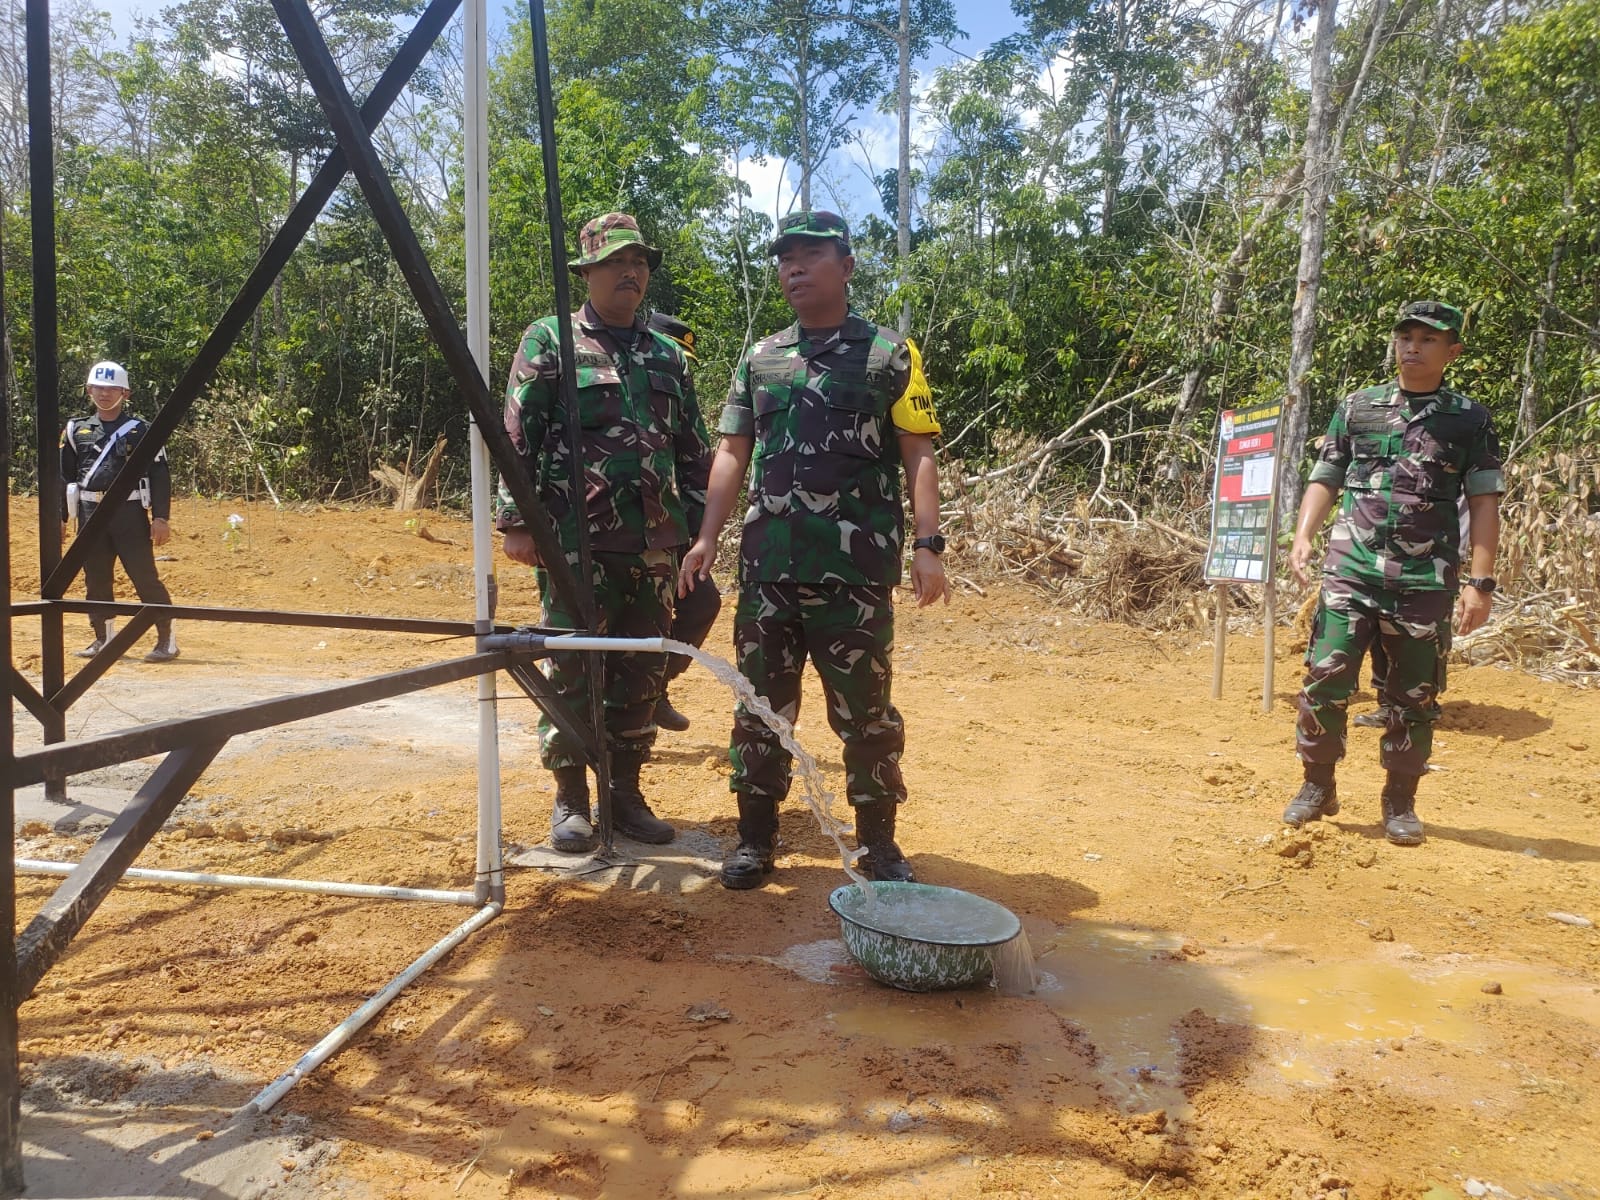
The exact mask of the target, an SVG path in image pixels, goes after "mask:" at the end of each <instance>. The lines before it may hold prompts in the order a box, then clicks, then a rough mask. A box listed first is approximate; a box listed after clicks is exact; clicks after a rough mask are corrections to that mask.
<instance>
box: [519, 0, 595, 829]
mask: <svg viewBox="0 0 1600 1200" xmlns="http://www.w3.org/2000/svg"><path fill="white" fill-rule="evenodd" d="M528 33H529V37H530V38H531V40H532V49H533V81H534V90H535V93H536V99H537V101H538V106H539V149H540V152H541V155H542V161H543V163H544V206H545V219H546V220H547V221H548V222H549V225H550V267H551V275H552V281H553V283H554V285H555V294H556V337H557V341H558V342H559V343H560V353H561V371H560V375H559V384H560V388H561V401H562V407H564V408H565V409H566V413H567V452H568V453H569V454H571V455H572V461H573V462H574V463H575V464H581V463H582V462H583V461H584V459H583V428H582V423H581V422H580V421H579V419H578V379H577V374H576V364H577V352H576V351H575V350H574V349H573V343H572V295H571V292H570V291H569V289H568V278H567V263H566V258H567V226H566V217H565V215H564V214H563V212H562V208H561V164H560V160H559V158H558V157H557V155H556V95H555V85H554V84H553V83H552V82H551V78H550V36H549V32H548V31H547V30H546V28H545V19H544V0H528ZM574 470H578V468H577V467H574ZM580 474H581V471H580ZM572 499H573V505H572V507H573V508H574V509H575V510H576V512H575V521H574V524H575V526H576V534H577V539H578V544H577V551H578V586H577V591H578V593H579V594H580V597H581V599H582V602H583V604H582V607H581V608H580V609H578V611H579V612H581V613H582V614H583V624H584V628H585V630H586V631H588V632H589V633H598V632H599V630H600V616H599V612H598V609H597V608H596V601H595V596H594V556H593V552H592V550H591V548H590V545H589V505H588V494H587V492H586V490H585V489H583V488H581V487H579V486H578V485H577V484H576V483H574V485H573V490H572ZM557 533H558V534H559V533H560V531H559V530H557ZM545 561H546V563H547V564H548V562H549V560H548V559H546V560H545ZM584 667H585V670H584V683H585V684H586V685H587V690H588V693H589V725H590V727H591V728H592V729H593V730H594V737H595V747H594V750H595V754H594V774H595V784H596V788H597V792H598V795H597V796H596V800H597V806H596V808H597V811H596V817H597V820H598V824H599V834H600V844H601V845H602V846H603V847H604V848H605V849H606V850H608V851H609V850H610V849H611V755H610V754H609V753H608V749H607V743H608V741H609V739H608V738H607V736H606V710H605V671H606V663H605V659H603V658H601V657H600V656H599V655H598V654H596V655H595V656H593V657H592V658H590V659H589V660H588V662H587V663H585V664H584Z"/></svg>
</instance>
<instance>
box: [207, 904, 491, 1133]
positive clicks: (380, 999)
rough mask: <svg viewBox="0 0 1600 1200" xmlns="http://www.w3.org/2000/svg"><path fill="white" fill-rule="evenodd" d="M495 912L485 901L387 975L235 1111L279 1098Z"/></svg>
mask: <svg viewBox="0 0 1600 1200" xmlns="http://www.w3.org/2000/svg"><path fill="white" fill-rule="evenodd" d="M499 915H500V905H499V904H495V903H491V904H486V905H484V906H483V907H482V908H480V909H479V910H478V911H477V912H475V913H473V914H472V916H470V917H468V918H467V919H466V920H465V921H463V922H462V923H461V924H459V925H457V926H456V927H455V928H454V929H452V930H451V931H450V932H449V933H447V934H445V936H444V937H443V938H442V939H440V940H439V941H438V942H437V943H435V944H434V946H432V947H431V948H430V949H429V950H428V952H427V953H426V954H424V955H423V956H422V957H421V958H419V959H417V961H416V962H414V963H412V964H411V965H410V966H409V967H407V968H406V969H405V970H404V971H401V972H400V974H398V975H396V976H395V977H394V978H393V979H391V980H390V981H389V982H388V983H387V984H386V985H385V986H384V988H383V990H382V991H381V992H378V993H377V994H376V995H375V996H373V997H372V998H371V999H370V1000H368V1001H367V1002H366V1003H365V1004H363V1005H362V1006H361V1007H360V1008H358V1009H356V1010H355V1012H353V1013H351V1014H350V1015H349V1016H348V1017H346V1018H345V1019H344V1020H343V1021H340V1022H339V1024H338V1025H336V1026H334V1028H333V1030H332V1032H330V1033H329V1034H328V1036H327V1037H325V1038H323V1039H322V1040H321V1041H320V1042H318V1043H317V1044H316V1045H315V1046H313V1047H311V1049H309V1050H307V1051H306V1052H305V1054H303V1055H302V1056H301V1057H300V1061H299V1062H297V1063H295V1064H294V1066H292V1067H290V1068H289V1069H288V1070H287V1071H285V1072H284V1073H283V1074H282V1075H279V1076H278V1077H277V1078H276V1079H274V1080H273V1081H272V1082H271V1083H269V1084H268V1085H267V1086H266V1087H264V1088H262V1089H261V1091H260V1092H258V1093H257V1094H256V1096H255V1098H254V1099H252V1100H251V1101H250V1103H249V1104H246V1105H245V1106H244V1107H243V1108H241V1109H240V1110H239V1112H238V1113H237V1114H236V1115H237V1116H241V1117H247V1116H255V1115H257V1114H258V1113H264V1112H266V1111H267V1110H268V1109H270V1108H271V1107H272V1106H273V1105H274V1104H276V1103H277V1102H278V1101H279V1100H282V1099H283V1097H284V1094H285V1093H287V1092H288V1090H289V1089H290V1088H292V1087H293V1086H294V1085H295V1084H297V1083H299V1082H300V1081H301V1080H302V1079H304V1078H305V1077H306V1076H307V1075H309V1074H311V1072H312V1071H315V1070H316V1069H317V1068H318V1067H320V1066H321V1065H322V1064H323V1063H325V1062H327V1061H328V1059H330V1058H332V1057H333V1056H334V1055H335V1054H336V1053H338V1051H339V1050H340V1049H341V1048H342V1047H343V1046H344V1045H345V1043H346V1042H348V1041H349V1040H350V1039H351V1038H352V1037H354V1036H355V1035H356V1034H357V1033H358V1032H360V1030H361V1028H362V1027H363V1026H364V1025H366V1023H367V1022H368V1021H370V1020H372V1018H373V1017H375V1016H377V1015H378V1014H379V1013H380V1012H382V1011H383V1010H384V1008H385V1007H386V1006H387V1005H388V1003H389V1001H391V1000H393V999H394V998H395V997H396V996H398V995H399V994H400V992H401V991H402V990H403V989H404V988H405V986H406V985H407V984H409V983H410V982H411V981H412V980H414V979H415V978H416V977H417V976H419V975H421V974H422V973H423V972H424V971H426V970H427V969H428V968H429V967H431V966H433V964H434V963H436V962H438V961H439V960H440V959H441V958H443V957H444V956H445V955H446V954H448V953H449V952H450V951H451V950H453V949H455V947H456V946H458V945H460V944H461V943H462V942H463V941H465V940H466V939H467V938H468V937H469V936H470V935H471V934H473V933H474V932H476V931H477V930H479V929H481V928H482V927H483V926H485V925H487V924H488V923H489V922H490V921H492V920H494V919H495V918H496V917H497V916H499Z"/></svg>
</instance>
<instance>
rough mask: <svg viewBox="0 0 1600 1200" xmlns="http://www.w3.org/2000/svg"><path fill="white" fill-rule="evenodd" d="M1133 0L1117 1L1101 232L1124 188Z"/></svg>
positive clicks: (1103, 142) (1106, 230) (1107, 229)
mask: <svg viewBox="0 0 1600 1200" xmlns="http://www.w3.org/2000/svg"><path fill="white" fill-rule="evenodd" d="M1132 2H1133V0H1120V2H1119V3H1118V4H1117V24H1116V42H1115V46H1116V56H1117V58H1116V61H1117V65H1116V67H1115V68H1114V69H1113V70H1112V72H1111V75H1110V77H1109V78H1108V79H1107V80H1106V83H1105V87H1104V89H1103V90H1104V94H1105V100H1106V125H1105V136H1104V137H1102V138H1101V139H1100V155H1101V159H1102V168H1101V180H1100V183H1101V193H1100V236H1101V237H1110V236H1111V216H1112V213H1113V211H1114V210H1115V209H1116V206H1117V193H1118V192H1120V191H1121V190H1122V151H1123V148H1124V144H1125V135H1124V132H1123V128H1122V64H1123V62H1124V61H1125V56H1126V54H1127V52H1128V7H1129V5H1130V4H1131V3H1132Z"/></svg>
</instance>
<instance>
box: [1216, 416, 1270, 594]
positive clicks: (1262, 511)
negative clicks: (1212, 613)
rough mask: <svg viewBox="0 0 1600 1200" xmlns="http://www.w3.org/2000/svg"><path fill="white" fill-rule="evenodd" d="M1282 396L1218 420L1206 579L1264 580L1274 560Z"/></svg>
mask: <svg viewBox="0 0 1600 1200" xmlns="http://www.w3.org/2000/svg"><path fill="white" fill-rule="evenodd" d="M1282 418H1283V402H1282V401H1281V400H1273V401H1271V402H1269V403H1266V404H1258V405H1255V406H1254V407H1252V408H1239V409H1233V408H1230V409H1225V410H1224V411H1223V412H1222V414H1221V415H1220V417H1219V418H1218V420H1217V482H1216V487H1215V489H1214V491H1213V494H1212V502H1211V543H1210V546H1209V547H1208V549H1207V551H1206V579H1208V580H1210V581H1211V582H1213V583H1235V582H1243V583H1261V582H1263V581H1265V579H1266V577H1267V564H1268V563H1269V562H1270V561H1271V551H1272V538H1273V535H1274V532H1275V528H1274V525H1273V521H1272V504H1273V493H1274V491H1275V490H1276V484H1277V479H1278V424H1279V422H1280V421H1281V420H1282Z"/></svg>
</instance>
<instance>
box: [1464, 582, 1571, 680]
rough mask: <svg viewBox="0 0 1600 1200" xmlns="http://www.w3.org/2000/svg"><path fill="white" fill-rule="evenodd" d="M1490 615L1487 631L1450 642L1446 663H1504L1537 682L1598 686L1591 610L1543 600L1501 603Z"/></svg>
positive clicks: (1553, 598)
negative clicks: (1453, 661) (1549, 680)
mask: <svg viewBox="0 0 1600 1200" xmlns="http://www.w3.org/2000/svg"><path fill="white" fill-rule="evenodd" d="M1495 610H1496V611H1495V614H1494V619H1493V620H1491V621H1490V622H1489V623H1488V624H1487V625H1485V626H1483V627H1482V628H1481V629H1475V630H1473V632H1471V633H1469V634H1468V635H1467V636H1466V637H1462V638H1457V639H1456V640H1455V644H1454V645H1453V646H1452V647H1451V658H1452V659H1454V660H1459V661H1461V662H1467V663H1506V664H1508V665H1510V666H1513V667H1516V668H1518V669H1519V670H1522V671H1526V672H1528V673H1529V674H1530V675H1537V676H1539V677H1540V678H1541V679H1559V680H1561V681H1562V682H1564V683H1571V684H1576V685H1578V686H1579V687H1596V686H1600V631H1597V626H1596V622H1595V610H1594V608H1593V607H1592V606H1589V605H1584V604H1578V603H1573V602H1570V601H1568V599H1567V598H1566V597H1564V596H1559V595H1558V596H1551V595H1549V594H1544V595H1536V596H1530V597H1528V598H1527V599H1525V600H1520V601H1519V600H1517V599H1515V598H1514V597H1505V598H1502V599H1500V600H1499V602H1498V603H1497V604H1496V605H1495Z"/></svg>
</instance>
